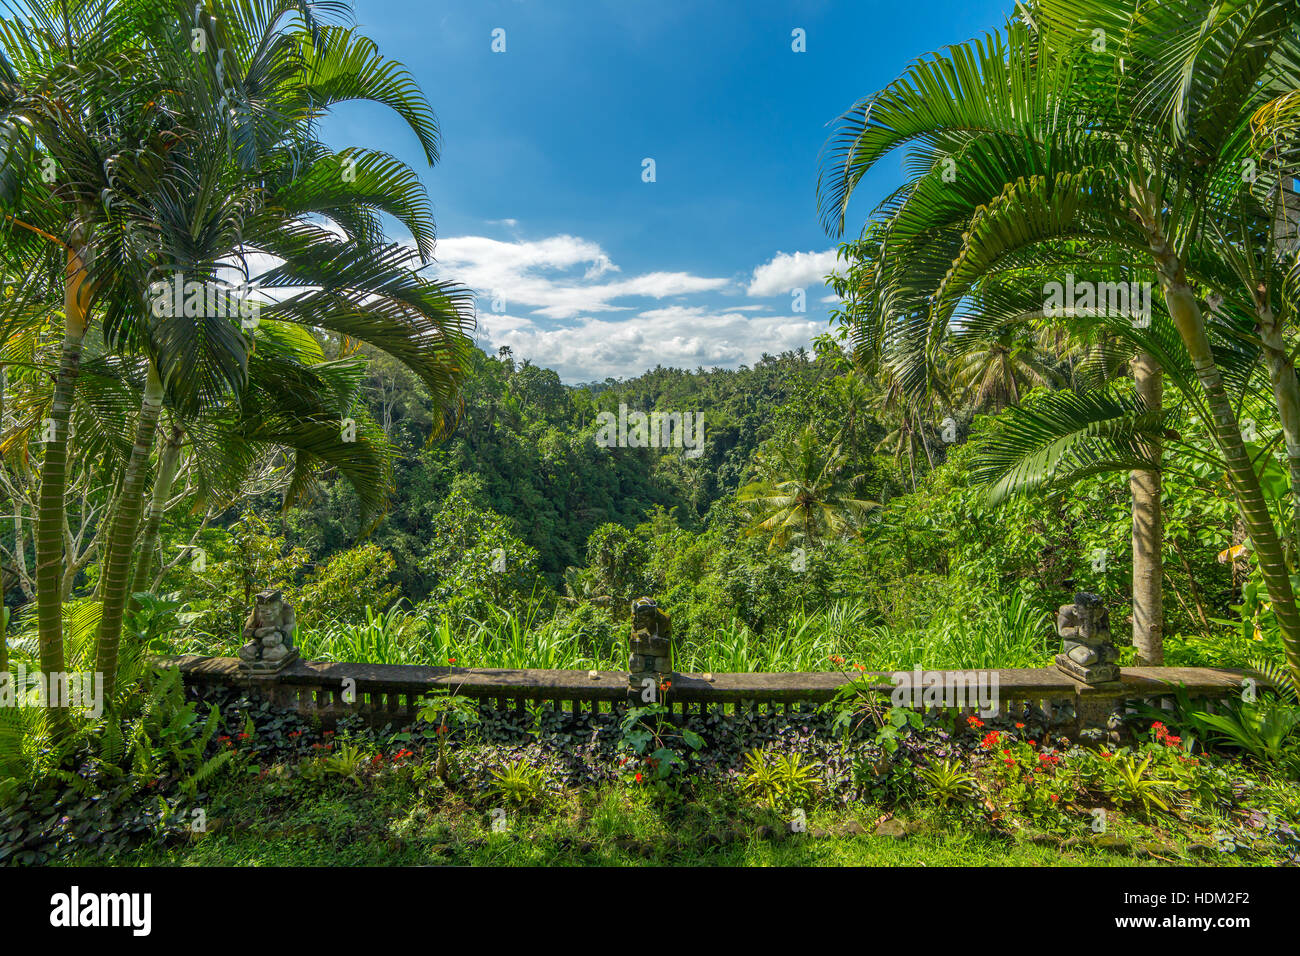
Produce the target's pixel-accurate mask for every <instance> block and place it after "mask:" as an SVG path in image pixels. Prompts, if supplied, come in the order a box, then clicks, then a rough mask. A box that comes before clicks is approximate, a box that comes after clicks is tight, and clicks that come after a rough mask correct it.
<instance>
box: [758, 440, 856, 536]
mask: <svg viewBox="0 0 1300 956" xmlns="http://www.w3.org/2000/svg"><path fill="white" fill-rule="evenodd" d="M836 440H837V442H838V438H837V439H836ZM755 466H756V468H757V470H758V480H757V481H754V482H751V483H750V484H747V485H745V486H744V487H743V488H741V489H740V490H739V491H738V492H737V493H736V500H737V501H738V502H739V503H740V504H741V505H742V507H744V508H746V510H748V511H750V512H751V513H752V514H753V515H754V521H753V523H752V524H751V525H750V527H749V528H748V529H747V531H746V534H751V535H756V534H762V535H766V536H767V538H768V550H769V551H770V550H774V549H776V548H783V547H785V546H786V545H787V544H788V543H789V542H790V541H791V539H794V538H798V539H800V540H802V541H804V542H805V543H807V544H808V545H810V546H812V545H815V544H816V543H817V542H818V541H819V540H822V539H825V538H834V537H841V536H845V535H856V534H857V533H858V532H857V527H858V525H859V523H860V522H861V520H862V518H863V517H864V516H865V515H867V514H868V513H870V512H871V511H874V510H875V509H877V508H879V507H880V506H879V505H878V504H876V503H875V502H874V501H866V500H864V499H861V498H857V497H855V492H856V490H857V488H858V487H859V486H860V485H861V484H862V481H863V476H862V475H846V474H845V473H844V472H845V468H846V466H847V460H846V458H845V456H844V453H843V452H842V451H841V449H840V446H839V444H838V443H837V444H835V445H834V446H832V447H827V446H826V445H824V444H823V443H822V442H821V441H820V439H818V437H817V432H816V431H815V430H814V428H813V426H812V425H811V424H809V425H807V426H806V427H805V428H804V429H803V430H802V431H800V432H799V433H798V435H796V436H795V438H794V441H793V442H778V443H775V444H773V445H771V446H770V447H769V448H767V449H765V450H764V451H762V452H760V453H759V454H758V456H757V458H756V462H755Z"/></svg>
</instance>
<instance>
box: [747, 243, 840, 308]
mask: <svg viewBox="0 0 1300 956" xmlns="http://www.w3.org/2000/svg"><path fill="white" fill-rule="evenodd" d="M835 263H836V250H834V249H827V250H826V251H825V252H795V253H787V252H778V253H777V254H776V255H775V256H773V257H772V258H771V259H769V260H768V261H767V262H765V263H763V264H762V265H761V266H758V267H756V268H755V269H754V275H753V278H752V279H751V280H750V283H749V288H748V289H746V290H745V291H746V292H748V293H749V294H750V295H752V296H768V295H789V294H790V290H791V289H803V288H807V287H808V286H820V285H822V284H823V283H824V281H825V277H826V274H827V273H829V272H832V271H834V269H835Z"/></svg>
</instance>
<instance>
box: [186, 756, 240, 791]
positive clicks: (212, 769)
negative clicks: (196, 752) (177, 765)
mask: <svg viewBox="0 0 1300 956" xmlns="http://www.w3.org/2000/svg"><path fill="white" fill-rule="evenodd" d="M237 755H238V752H237V751H235V750H223V751H221V753H219V754H217V755H216V756H214V757H212V758H210V759H208V760H205V761H204V762H203V763H202V764H200V765H199V767H198V768H197V769H196V770H195V771H194V772H193V773H192V774H190V775H189V776H188V777H186V778H185V779H184V780H182V781H181V784H180V787H181V790H182V791H183V792H184V793H186V794H187V795H189V796H191V797H192V796H194V795H195V794H196V793H198V790H199V784H201V783H203V782H204V781H205V780H207V779H209V778H210V777H212V776H213V775H214V774H216V773H217V771H219V770H220V769H221V768H223V767H224V766H225V765H226V764H228V763H230V761H232V760H234V759H235V757H236V756H237Z"/></svg>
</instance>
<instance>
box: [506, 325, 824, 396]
mask: <svg viewBox="0 0 1300 956" xmlns="http://www.w3.org/2000/svg"><path fill="white" fill-rule="evenodd" d="M480 320H481V321H480V325H481V326H482V328H483V330H484V331H485V332H486V333H487V335H488V337H489V338H490V339H491V342H492V346H493V348H496V347H499V346H502V345H508V346H510V349H511V351H512V352H513V353H514V356H515V357H516V358H517V359H523V358H528V359H531V360H532V361H533V363H534V364H536V365H544V366H546V367H548V368H553V369H555V370H556V371H557V372H558V373H559V375H560V378H561V379H563V380H564V381H566V382H570V383H574V382H590V381H602V380H604V379H605V378H610V377H612V378H629V377H632V376H636V375H640V374H641V373H642V372H644V371H645V370H646V369H651V368H654V367H655V366H656V365H663V366H665V367H669V366H672V367H676V368H687V369H693V368H696V367H698V366H703V367H705V368H712V367H714V366H722V367H724V368H734V367H735V366H737V365H750V364H753V363H754V362H756V361H757V360H758V359H760V358H761V357H762V356H763V353H765V352H766V353H768V354H771V355H776V354H778V353H780V352H784V351H789V350H792V349H797V348H799V347H800V346H804V347H807V345H808V343H809V341H811V339H812V338H813V336H814V335H816V334H817V332H818V331H819V330H820V328H821V326H820V323H818V322H814V321H811V320H808V319H804V318H803V317H801V316H797V315H786V316H782V315H771V314H767V315H754V314H751V313H744V312H740V311H738V310H734V309H733V310H718V311H714V310H710V309H708V308H707V307H704V306H669V307H666V308H659V309H648V310H646V311H643V312H639V313H637V314H636V315H632V316H627V317H626V318H619V319H608V318H594V317H593V318H586V319H583V320H581V321H579V322H577V323H575V324H573V325H569V326H566V327H563V328H543V327H541V326H538V325H536V324H535V323H532V322H530V321H529V320H527V319H520V318H518V317H512V316H509V315H503V314H491V313H488V314H483V313H480Z"/></svg>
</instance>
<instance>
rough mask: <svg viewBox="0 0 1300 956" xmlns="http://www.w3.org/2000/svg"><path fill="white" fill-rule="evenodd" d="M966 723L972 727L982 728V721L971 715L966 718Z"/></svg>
mask: <svg viewBox="0 0 1300 956" xmlns="http://www.w3.org/2000/svg"><path fill="white" fill-rule="evenodd" d="M966 723H968V724H970V725H971V726H972V727H983V726H984V721H982V720H980V719H979V718H978V717H976V716H975V715H974V714H971V715H970V716H969V717H967V718H966Z"/></svg>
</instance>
